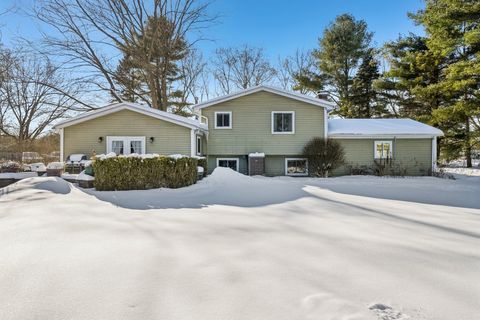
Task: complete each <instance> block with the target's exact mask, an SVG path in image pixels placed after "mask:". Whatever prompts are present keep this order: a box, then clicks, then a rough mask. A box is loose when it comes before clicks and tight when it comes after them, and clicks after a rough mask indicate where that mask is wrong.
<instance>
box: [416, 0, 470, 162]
mask: <svg viewBox="0 0 480 320" xmlns="http://www.w3.org/2000/svg"><path fill="white" fill-rule="evenodd" d="M411 16H412V17H413V19H415V21H416V22H418V23H419V24H422V25H423V26H425V29H426V33H427V36H428V40H427V44H428V47H429V48H430V49H431V50H432V51H433V52H434V53H435V54H437V55H440V56H442V57H444V58H445V59H447V60H448V65H447V67H446V68H445V70H443V74H442V77H441V81H440V82H439V83H438V84H435V85H433V86H432V89H435V90H439V91H441V92H442V94H443V95H445V96H446V97H447V98H448V100H449V101H448V104H446V105H444V106H441V107H440V108H438V109H437V110H435V111H434V112H433V116H434V118H435V119H436V121H438V122H439V123H444V124H449V127H451V128H454V130H453V131H454V133H455V135H454V138H455V139H451V141H449V143H450V144H452V145H454V146H455V145H458V142H459V140H460V141H461V145H462V149H463V153H464V155H465V157H466V160H467V167H471V166H472V149H473V148H474V147H478V146H479V143H480V142H479V131H480V107H479V106H480V77H479V74H480V2H479V1H477V0H426V8H425V9H424V10H421V11H419V12H418V13H417V14H414V15H411Z"/></svg>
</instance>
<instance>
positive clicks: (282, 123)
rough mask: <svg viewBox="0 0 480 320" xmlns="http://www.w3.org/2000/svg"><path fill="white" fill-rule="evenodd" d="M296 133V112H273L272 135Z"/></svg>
mask: <svg viewBox="0 0 480 320" xmlns="http://www.w3.org/2000/svg"><path fill="white" fill-rule="evenodd" d="M293 133H295V112H293V111H281V112H280V111H273V112H272V134H293Z"/></svg>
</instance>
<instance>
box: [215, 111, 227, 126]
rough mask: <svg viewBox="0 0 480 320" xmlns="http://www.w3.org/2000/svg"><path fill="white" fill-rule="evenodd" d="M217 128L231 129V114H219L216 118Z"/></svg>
mask: <svg viewBox="0 0 480 320" xmlns="http://www.w3.org/2000/svg"><path fill="white" fill-rule="evenodd" d="M216 124H217V127H219V128H222V127H230V114H229V113H217V118H216Z"/></svg>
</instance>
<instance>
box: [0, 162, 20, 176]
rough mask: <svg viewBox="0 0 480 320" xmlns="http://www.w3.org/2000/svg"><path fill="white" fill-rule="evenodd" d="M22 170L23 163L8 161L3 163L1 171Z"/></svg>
mask: <svg viewBox="0 0 480 320" xmlns="http://www.w3.org/2000/svg"><path fill="white" fill-rule="evenodd" d="M20 171H22V165H21V164H20V163H19V162H16V161H6V162H3V163H2V164H1V167H0V172H2V173H3V172H13V173H15V172H20Z"/></svg>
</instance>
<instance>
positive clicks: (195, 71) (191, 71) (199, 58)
mask: <svg viewBox="0 0 480 320" xmlns="http://www.w3.org/2000/svg"><path fill="white" fill-rule="evenodd" d="M180 68H181V73H182V77H181V80H180V82H181V87H182V88H183V92H182V101H183V102H184V103H185V104H189V103H198V102H199V100H200V98H201V96H202V94H203V92H204V91H205V89H204V82H203V81H204V77H205V73H206V72H207V71H206V68H207V63H206V62H205V60H204V59H203V55H202V53H201V52H200V51H198V50H197V49H191V50H190V51H189V52H188V54H187V56H186V57H185V59H183V60H182V61H181V67H180Z"/></svg>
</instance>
